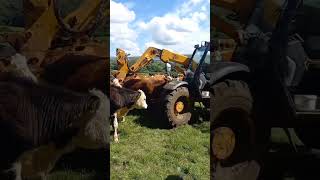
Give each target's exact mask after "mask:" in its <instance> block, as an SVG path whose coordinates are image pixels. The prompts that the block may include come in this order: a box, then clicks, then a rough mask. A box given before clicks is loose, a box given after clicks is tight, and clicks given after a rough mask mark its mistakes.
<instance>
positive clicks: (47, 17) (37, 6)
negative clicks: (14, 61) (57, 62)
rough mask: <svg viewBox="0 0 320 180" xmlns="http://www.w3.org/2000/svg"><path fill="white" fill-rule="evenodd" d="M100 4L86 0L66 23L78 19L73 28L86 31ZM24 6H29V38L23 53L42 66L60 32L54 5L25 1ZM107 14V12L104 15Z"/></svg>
mask: <svg viewBox="0 0 320 180" xmlns="http://www.w3.org/2000/svg"><path fill="white" fill-rule="evenodd" d="M100 2H101V0H86V1H85V2H84V3H83V4H82V5H81V6H80V7H79V8H78V9H76V10H75V11H73V12H72V13H70V14H69V15H68V16H67V17H66V18H65V22H69V20H70V19H76V24H75V27H73V28H77V29H78V30H82V29H84V28H85V27H86V26H87V25H88V24H89V23H90V22H91V21H92V20H93V18H95V15H96V14H97V11H98V9H99V5H100ZM24 4H26V5H27V6H26V8H25V9H24V13H25V14H26V22H27V26H26V32H25V33H24V34H25V36H26V37H27V38H26V41H25V43H24V45H23V47H22V49H21V51H22V52H23V54H24V55H25V56H26V57H27V58H28V59H36V60H37V64H36V65H40V64H41V63H42V61H43V59H44V58H45V55H46V53H47V50H48V49H49V48H50V46H51V43H52V41H53V40H54V39H55V38H56V36H57V33H58V31H59V30H60V27H59V24H58V21H57V19H56V16H55V13H54V3H53V1H52V0H24ZM106 14H107V11H106V12H105V14H104V15H106ZM35 16H38V17H35ZM39 37H41V38H39Z"/></svg>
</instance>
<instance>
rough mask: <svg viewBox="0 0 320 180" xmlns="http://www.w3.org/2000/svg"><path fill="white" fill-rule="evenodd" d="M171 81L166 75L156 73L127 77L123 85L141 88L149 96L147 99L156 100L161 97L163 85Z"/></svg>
mask: <svg viewBox="0 0 320 180" xmlns="http://www.w3.org/2000/svg"><path fill="white" fill-rule="evenodd" d="M168 81H169V79H168V78H167V77H166V76H164V75H155V76H150V77H143V76H138V75H132V76H129V77H127V78H126V79H125V80H124V82H123V87H125V88H128V89H132V90H139V89H141V90H142V91H143V92H144V93H145V94H146V96H147V100H148V101H149V102H150V100H151V101H152V100H155V99H157V98H159V97H160V95H161V91H162V88H163V86H164V85H165V84H166V83H167V82H168Z"/></svg>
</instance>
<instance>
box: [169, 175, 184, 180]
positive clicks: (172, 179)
mask: <svg viewBox="0 0 320 180" xmlns="http://www.w3.org/2000/svg"><path fill="white" fill-rule="evenodd" d="M166 180H183V178H181V177H180V176H177V175H169V176H168V177H167V178H166Z"/></svg>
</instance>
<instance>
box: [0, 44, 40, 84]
mask: <svg viewBox="0 0 320 180" xmlns="http://www.w3.org/2000/svg"><path fill="white" fill-rule="evenodd" d="M0 72H1V74H0V80H1V79H3V78H6V76H3V75H8V74H9V73H10V74H14V75H15V76H18V77H24V78H28V79H31V80H32V81H34V82H37V81H38V80H37V78H36V76H35V75H34V74H33V73H32V72H31V71H30V69H29V67H28V64H27V59H26V57H25V56H23V55H21V54H19V53H17V52H16V50H15V49H14V48H13V47H12V46H10V45H9V44H8V43H0Z"/></svg>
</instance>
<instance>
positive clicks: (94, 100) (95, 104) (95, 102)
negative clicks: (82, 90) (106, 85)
mask: <svg viewBox="0 0 320 180" xmlns="http://www.w3.org/2000/svg"><path fill="white" fill-rule="evenodd" d="M99 106H100V99H99V97H97V96H91V98H90V106H89V108H90V109H89V110H90V111H96V110H97V109H98V108H99Z"/></svg>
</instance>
